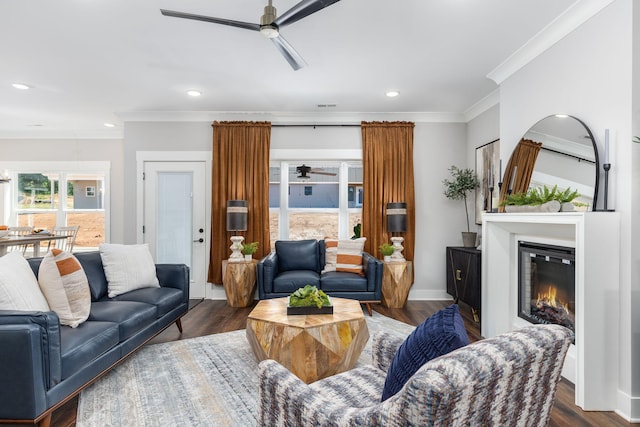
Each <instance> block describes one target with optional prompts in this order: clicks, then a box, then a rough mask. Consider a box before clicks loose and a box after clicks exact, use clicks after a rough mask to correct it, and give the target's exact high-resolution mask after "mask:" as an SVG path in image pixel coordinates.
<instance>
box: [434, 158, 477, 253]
mask: <svg viewBox="0 0 640 427" xmlns="http://www.w3.org/2000/svg"><path fill="white" fill-rule="evenodd" d="M449 171H450V172H451V177H452V179H451V180H449V179H445V180H443V181H442V183H443V184H444V195H445V196H446V197H447V199H451V200H463V201H464V210H465V213H466V214H467V231H466V232H465V231H463V232H462V242H463V245H464V246H465V247H474V246H475V245H476V238H477V234H478V233H476V232H471V225H470V223H469V207H468V206H467V194H468V193H470V192H471V191H474V190H475V189H476V188H478V187H479V186H480V181H479V180H478V176H477V175H476V173H475V171H473V170H472V169H460V168H458V167H456V166H451V167H450V168H449Z"/></svg>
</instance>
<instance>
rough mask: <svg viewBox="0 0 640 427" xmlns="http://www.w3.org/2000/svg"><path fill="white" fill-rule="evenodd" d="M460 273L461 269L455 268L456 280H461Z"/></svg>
mask: <svg viewBox="0 0 640 427" xmlns="http://www.w3.org/2000/svg"><path fill="white" fill-rule="evenodd" d="M460 273H462V271H461V270H460V269H459V268H458V269H456V280H462V277H461V276H460Z"/></svg>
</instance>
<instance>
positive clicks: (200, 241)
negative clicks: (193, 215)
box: [193, 237, 204, 243]
mask: <svg viewBox="0 0 640 427" xmlns="http://www.w3.org/2000/svg"><path fill="white" fill-rule="evenodd" d="M202 242H204V239H203V238H202V237H201V238H199V239H197V240H194V241H193V243H202Z"/></svg>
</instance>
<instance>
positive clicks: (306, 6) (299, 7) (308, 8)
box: [273, 0, 340, 27]
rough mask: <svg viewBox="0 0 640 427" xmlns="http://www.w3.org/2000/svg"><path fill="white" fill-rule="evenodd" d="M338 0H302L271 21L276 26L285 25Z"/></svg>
mask: <svg viewBox="0 0 640 427" xmlns="http://www.w3.org/2000/svg"><path fill="white" fill-rule="evenodd" d="M339 1H340V0H302V1H301V2H300V3H298V4H296V5H295V6H293V7H292V8H291V9H289V10H287V11H286V12H285V13H283V14H282V15H280V16H279V17H278V18H276V20H275V21H273V23H274V24H276V25H277V26H278V27H284V26H285V25H289V24H293V23H294V22H297V21H299V20H301V19H302V18H304V17H306V16H309V15H311V14H312V13H316V12H317V11H319V10H322V9H324V8H325V7H327V6H331V5H332V4H334V3H337V2H339Z"/></svg>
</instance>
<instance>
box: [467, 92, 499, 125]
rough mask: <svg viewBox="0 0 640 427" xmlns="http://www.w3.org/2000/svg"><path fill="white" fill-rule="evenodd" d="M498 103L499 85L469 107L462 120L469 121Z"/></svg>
mask: <svg viewBox="0 0 640 427" xmlns="http://www.w3.org/2000/svg"><path fill="white" fill-rule="evenodd" d="M498 104H500V87H498V88H496V89H494V90H493V91H492V92H491V93H490V94H489V95H487V96H485V97H484V98H482V99H481V100H480V101H478V102H476V103H475V104H473V105H472V106H471V107H469V108H468V109H467V110H466V111H465V112H464V113H463V114H464V121H465V122H466V123H469V122H470V121H471V120H473V119H475V118H476V117H478V116H479V115H480V114H482V113H484V112H485V111H487V110H488V109H489V108H491V107H493V106H495V105H498Z"/></svg>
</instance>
